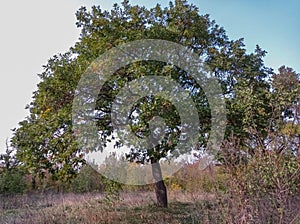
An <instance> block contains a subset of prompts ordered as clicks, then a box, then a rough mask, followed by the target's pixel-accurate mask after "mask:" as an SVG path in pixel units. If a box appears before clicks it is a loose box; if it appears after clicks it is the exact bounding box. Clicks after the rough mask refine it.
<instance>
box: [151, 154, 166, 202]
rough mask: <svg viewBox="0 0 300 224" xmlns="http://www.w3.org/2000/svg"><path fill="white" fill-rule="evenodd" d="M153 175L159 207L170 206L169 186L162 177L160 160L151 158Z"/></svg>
mask: <svg viewBox="0 0 300 224" xmlns="http://www.w3.org/2000/svg"><path fill="white" fill-rule="evenodd" d="M151 164H152V175H153V178H154V180H155V194H156V200H157V206H158V207H164V208H167V207H168V195H167V188H166V185H165V183H164V180H163V178H162V172H161V168H160V164H159V162H158V160H156V159H151Z"/></svg>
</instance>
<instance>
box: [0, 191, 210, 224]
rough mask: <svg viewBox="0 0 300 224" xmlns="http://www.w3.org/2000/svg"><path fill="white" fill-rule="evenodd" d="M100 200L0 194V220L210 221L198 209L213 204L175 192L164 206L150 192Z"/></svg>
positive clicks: (95, 196)
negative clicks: (156, 204) (116, 199)
mask: <svg viewBox="0 0 300 224" xmlns="http://www.w3.org/2000/svg"><path fill="white" fill-rule="evenodd" d="M103 199H104V197H103V195H102V194H80V195H78V194H64V195H63V194H54V195H50V194H48V195H43V194H34V195H20V196H10V197H4V196H2V198H1V218H0V223H3V224H4V223H20V224H21V223H22V224H23V223H31V224H35V223H47V224H52V223H70V224H71V223H72V224H76V223H78V224H79V223H89V224H91V223H174V224H175V223H187V224H188V223H211V220H209V216H210V214H208V213H207V212H206V213H205V212H203V209H202V208H203V207H204V206H206V207H207V208H209V206H210V204H213V203H214V197H213V195H201V196H199V195H198V196H197V195H193V194H187V193H186V194H184V193H182V192H179V191H178V192H170V193H169V202H170V203H169V208H167V209H162V208H157V207H156V206H155V199H154V193H153V192H131V193H122V194H121V195H120V200H119V201H117V202H114V203H106V202H105V201H104V200H103ZM213 212H214V211H210V213H213ZM215 215H216V214H215ZM215 215H214V217H215ZM215 221H216V220H215Z"/></svg>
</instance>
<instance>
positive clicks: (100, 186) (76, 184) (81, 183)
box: [70, 165, 104, 193]
mask: <svg viewBox="0 0 300 224" xmlns="http://www.w3.org/2000/svg"><path fill="white" fill-rule="evenodd" d="M70 188H71V189H70V190H71V191H72V192H75V193H85V192H93V191H98V192H99V191H103V190H104V183H103V182H102V178H101V175H100V174H99V173H98V172H97V171H96V170H95V169H94V168H93V167H91V166H90V165H86V166H84V167H82V168H81V169H80V171H79V173H78V175H77V176H76V178H75V179H74V180H73V181H72V184H71V187H70Z"/></svg>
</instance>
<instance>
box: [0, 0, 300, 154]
mask: <svg viewBox="0 0 300 224" xmlns="http://www.w3.org/2000/svg"><path fill="white" fill-rule="evenodd" d="M113 2H120V1H107V0H85V1H83V0H43V1H40V0H27V1H18V2H17V3H16V1H3V2H2V6H1V9H0V10H1V12H0V21H1V35H0V49H1V50H0V68H1V73H0V101H1V103H2V107H1V110H0V117H1V120H0V125H1V128H0V152H3V151H4V150H5V139H6V138H8V137H10V136H11V131H10V129H12V128H14V127H17V124H18V122H19V121H21V120H23V119H24V118H25V117H26V116H27V115H28V111H26V110H25V109H24V108H25V106H26V104H28V103H30V101H31V96H32V92H33V91H35V90H36V85H37V83H38V82H39V79H38V77H37V74H38V73H40V72H41V71H42V65H44V64H46V63H47V60H48V59H49V58H50V57H52V56H53V55H54V54H57V53H63V52H66V51H67V50H68V49H69V47H71V46H72V45H74V43H75V41H76V40H77V39H78V37H79V30H78V29H77V28H76V26H75V22H76V20H75V12H76V10H77V9H78V8H79V7H80V6H82V5H86V6H87V7H88V8H89V7H90V6H92V5H98V4H100V5H101V6H103V8H105V9H109V8H110V7H111V6H112V4H113ZM131 2H132V4H140V5H145V6H147V7H152V6H154V5H156V3H160V4H161V5H163V6H166V5H167V4H168V2H169V1H166V0H163V1H149V0H147V1H146V0H139V1H137V0H133V1H131ZM190 2H192V3H194V4H195V5H197V6H198V7H199V9H200V14H210V17H211V19H215V20H216V22H217V24H219V25H221V26H223V27H224V28H225V30H226V31H227V34H228V36H229V37H230V38H231V39H238V38H241V37H243V38H244V39H245V41H244V43H245V44H246V48H247V49H248V51H249V52H251V51H253V50H254V48H255V45H256V44H259V45H260V46H261V47H262V48H263V49H264V50H266V51H267V52H268V54H267V56H266V58H265V64H266V65H267V66H270V67H272V68H274V69H275V70H276V69H277V68H278V67H279V66H281V65H287V66H290V67H292V68H294V69H295V70H296V71H297V72H300V63H299V61H300V41H299V35H300V13H299V12H298V10H299V9H300V1H299V0H287V1H282V0H280V1H279V0H260V1H259V0H243V1H242V0H226V1H225V0H192V1H190Z"/></svg>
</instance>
